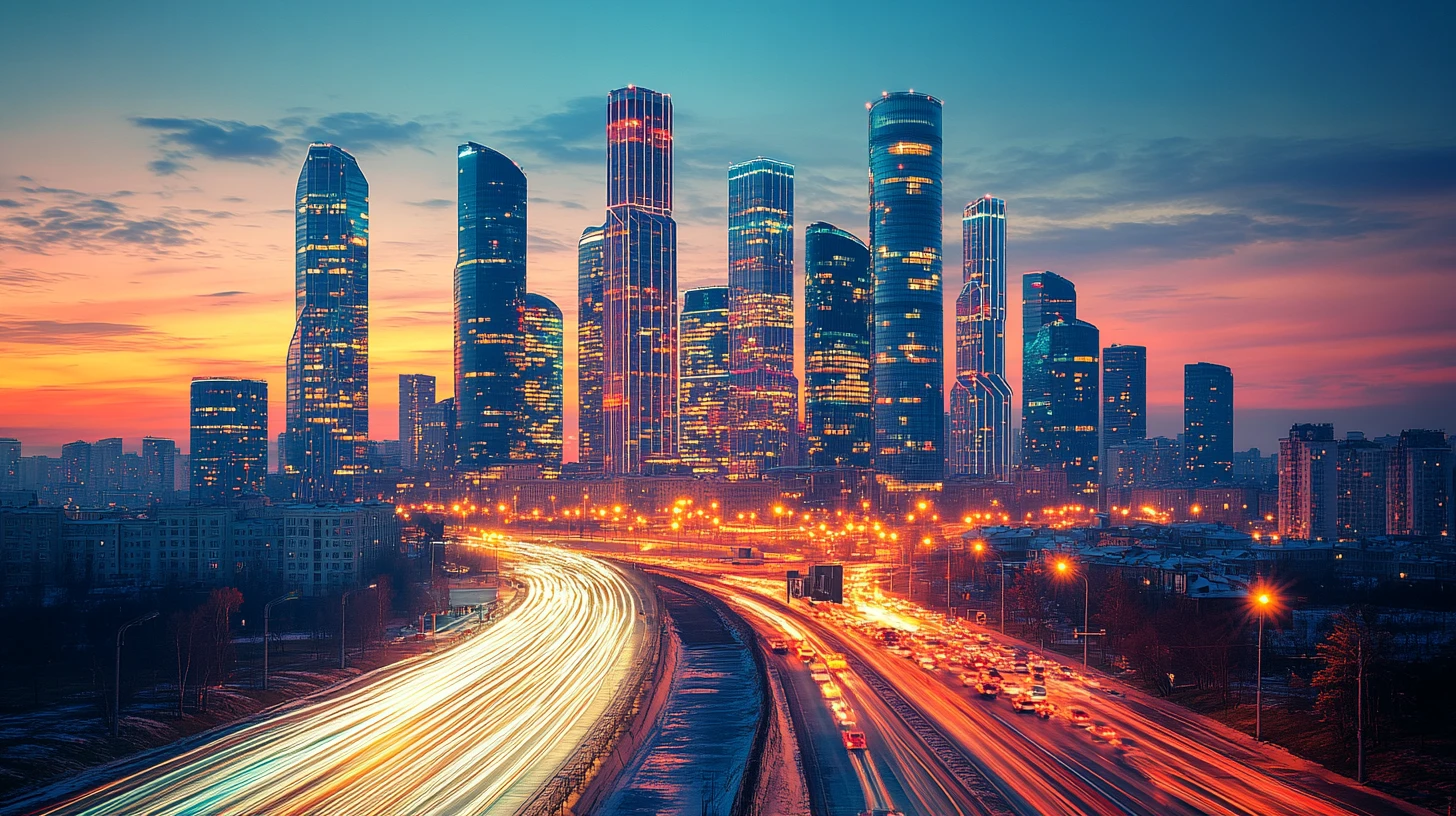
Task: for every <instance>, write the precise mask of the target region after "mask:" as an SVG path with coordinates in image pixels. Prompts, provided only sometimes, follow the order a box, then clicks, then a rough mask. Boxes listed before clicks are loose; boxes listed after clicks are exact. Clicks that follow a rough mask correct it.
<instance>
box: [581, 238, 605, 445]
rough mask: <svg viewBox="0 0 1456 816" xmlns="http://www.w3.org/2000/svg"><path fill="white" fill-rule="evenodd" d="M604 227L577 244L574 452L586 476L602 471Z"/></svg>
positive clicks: (603, 443)
mask: <svg viewBox="0 0 1456 816" xmlns="http://www.w3.org/2000/svg"><path fill="white" fill-rule="evenodd" d="M605 235H606V233H605V231H604V228H603V227H587V228H586V229H585V230H583V231H582V233H581V239H580V240H579V241H577V244H576V295H577V298H576V306H577V310H576V395H577V408H576V424H577V431H576V450H577V462H579V463H580V465H581V467H582V468H583V469H585V470H586V471H587V472H589V473H601V472H602V452H603V446H604V445H605V437H604V434H605V433H606V427H605V426H604V425H603V422H604V420H603V417H602V379H603V377H604V376H605V372H604V371H603V369H602V299H603V298H604V297H605V294H604V292H605V288H606V284H607V261H606V255H605V253H606V245H605V244H604V243H603V239H604V237H605Z"/></svg>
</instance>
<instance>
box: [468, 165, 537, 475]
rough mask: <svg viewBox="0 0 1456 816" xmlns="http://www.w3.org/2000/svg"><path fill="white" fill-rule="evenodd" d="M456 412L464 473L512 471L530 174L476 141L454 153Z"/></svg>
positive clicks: (519, 447) (518, 442) (517, 449)
mask: <svg viewBox="0 0 1456 816" xmlns="http://www.w3.org/2000/svg"><path fill="white" fill-rule="evenodd" d="M457 161H458V166H459V172H458V174H457V176H456V179H457V181H458V193H459V200H458V208H457V211H458V214H459V228H458V230H457V235H458V238H457V242H458V248H459V251H458V254H457V257H456V261H455V407H456V411H457V415H456V421H457V422H458V423H459V433H458V437H457V443H458V450H457V455H458V456H459V458H460V462H459V464H460V468H461V469H462V470H464V471H475V472H479V471H482V470H485V469H487V468H490V467H495V466H500V465H507V464H509V463H510V462H511V460H512V459H513V458H518V457H519V456H520V455H521V454H522V452H523V451H524V450H525V436H524V435H523V434H521V433H520V416H521V412H522V400H523V391H522V385H521V372H520V362H519V361H520V355H521V351H522V345H523V342H524V327H523V325H522V320H523V315H524V310H525V300H526V174H525V173H523V172H521V168H520V167H519V166H517V165H516V163H515V162H513V161H511V160H510V159H508V158H506V157H505V156H504V155H503V154H501V153H498V152H496V151H494V150H491V149H490V148H488V147H485V146H484V145H478V144H476V143H475V142H466V143H465V144H463V145H461V146H460V149H459V151H458V153H457Z"/></svg>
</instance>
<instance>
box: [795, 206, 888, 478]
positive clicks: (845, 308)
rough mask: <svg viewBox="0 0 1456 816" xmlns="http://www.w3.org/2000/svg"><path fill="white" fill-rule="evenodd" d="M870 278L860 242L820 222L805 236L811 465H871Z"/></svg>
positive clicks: (806, 408)
mask: <svg viewBox="0 0 1456 816" xmlns="http://www.w3.org/2000/svg"><path fill="white" fill-rule="evenodd" d="M874 308H875V304H874V272H873V270H872V268H871V264H870V250H869V247H867V246H865V244H864V242H863V241H861V240H860V239H858V238H856V237H855V236H853V235H851V234H850V233H848V232H846V231H844V230H842V229H839V228H838V227H836V226H834V225H833V224H826V223H824V222H822V221H820V222H815V223H813V224H810V225H809V226H808V227H807V228H805V230H804V413H805V418H806V425H807V434H806V435H807V437H808V460H809V461H808V463H809V464H810V465H812V466H815V467H829V466H849V467H861V468H868V467H871V466H873V464H874V449H873V444H874V438H875V401H874V345H875V338H874V320H875V314H874Z"/></svg>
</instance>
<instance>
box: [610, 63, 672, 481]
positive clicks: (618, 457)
mask: <svg viewBox="0 0 1456 816" xmlns="http://www.w3.org/2000/svg"><path fill="white" fill-rule="evenodd" d="M605 231H606V235H605V244H606V251H605V253H604V258H605V262H606V269H607V280H606V287H605V289H604V291H603V305H602V368H603V372H604V375H603V385H602V414H603V416H604V422H603V425H604V427H605V429H606V433H605V439H604V445H603V450H602V465H603V469H604V470H605V471H606V472H608V473H616V474H635V473H641V472H642V470H643V465H644V464H646V463H649V462H671V461H674V460H676V459H677V455H678V450H677V438H678V431H677V400H678V382H677V378H678V369H677V366H678V352H677V222H675V221H673V219H672V98H671V97H669V96H668V95H666V94H661V93H657V92H656V91H650V90H648V89H646V88H638V87H635V86H628V87H626V88H619V89H617V90H615V91H612V92H611V93H610V94H608V96H607V222H606V225H605Z"/></svg>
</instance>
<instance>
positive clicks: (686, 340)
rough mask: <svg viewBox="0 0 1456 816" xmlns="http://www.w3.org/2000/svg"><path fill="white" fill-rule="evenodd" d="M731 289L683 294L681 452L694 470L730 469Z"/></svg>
mask: <svg viewBox="0 0 1456 816" xmlns="http://www.w3.org/2000/svg"><path fill="white" fill-rule="evenodd" d="M728 297H729V296H728V287H726V286H705V287H702V288H700V289H689V290H687V291H686V292H684V293H683V310H682V318H681V320H680V321H679V326H678V338H679V341H680V345H681V347H682V357H681V360H680V362H679V369H678V370H679V378H678V383H679V389H680V393H681V396H680V397H679V398H678V419H679V428H680V435H681V436H680V439H679V440H678V452H679V454H680V455H681V457H682V462H683V464H684V465H687V466H688V467H690V468H692V471H693V472H694V473H704V474H715V475H721V474H726V473H727V472H728V462H729V438H730V436H731V433H732V426H733V423H732V420H731V419H730V413H729V400H730V399H731V398H732V390H733V389H732V382H733V381H732V379H731V377H730V375H729V368H728V366H729V360H730V356H731V355H730V354H729V345H730V340H729V338H730V331H729V328H728V327H729V314H728Z"/></svg>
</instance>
